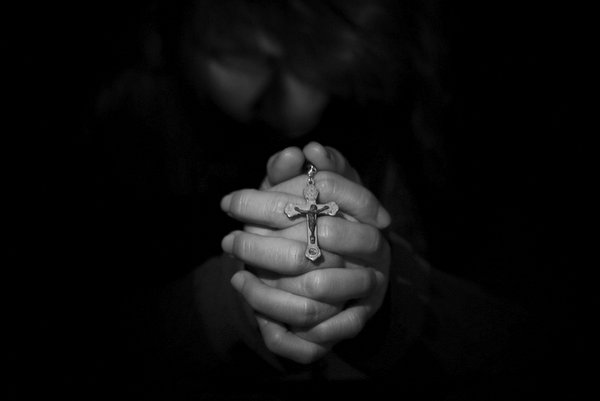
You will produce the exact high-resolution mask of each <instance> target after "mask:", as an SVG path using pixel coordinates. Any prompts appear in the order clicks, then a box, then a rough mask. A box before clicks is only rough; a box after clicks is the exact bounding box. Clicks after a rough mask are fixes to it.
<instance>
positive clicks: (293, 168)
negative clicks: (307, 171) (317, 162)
mask: <svg viewBox="0 0 600 401" xmlns="http://www.w3.org/2000/svg"><path fill="white" fill-rule="evenodd" d="M304 162H305V159H304V154H303V153H302V151H301V150H300V148H298V147H295V146H291V147H289V148H285V149H283V150H282V151H280V152H278V153H275V154H274V155H273V156H271V157H270V158H269V161H268V162H267V176H266V177H265V179H264V180H263V182H262V184H261V187H260V189H265V190H266V189H269V188H271V187H272V186H273V185H276V184H279V183H280V182H282V181H285V180H288V179H290V178H292V177H295V176H297V175H299V174H302V169H303V166H304Z"/></svg>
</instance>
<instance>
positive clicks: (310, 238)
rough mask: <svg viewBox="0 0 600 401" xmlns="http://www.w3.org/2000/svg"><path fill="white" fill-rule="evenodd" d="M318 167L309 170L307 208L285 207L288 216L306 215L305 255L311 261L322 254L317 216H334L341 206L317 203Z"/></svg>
mask: <svg viewBox="0 0 600 401" xmlns="http://www.w3.org/2000/svg"><path fill="white" fill-rule="evenodd" d="M316 171H317V170H316V168H315V167H314V166H310V170H309V172H308V182H307V184H306V187H305V188H304V191H303V192H304V199H306V203H307V204H306V205H305V206H306V208H305V209H303V208H301V205H297V204H293V203H289V204H288V205H287V206H286V207H285V214H286V216H287V217H289V218H290V219H291V218H294V217H296V216H300V215H305V216H306V236H307V242H306V251H305V252H304V255H305V256H306V257H307V258H308V259H310V260H311V261H313V262H314V261H315V260H317V259H318V258H319V257H320V256H321V249H320V248H319V239H318V234H317V218H318V217H319V216H322V215H328V216H334V215H335V214H336V213H337V212H338V210H339V207H338V205H337V203H335V202H328V203H324V204H319V203H317V198H318V196H319V191H318V190H317V187H316V186H315V183H314V179H313V176H314V175H315V173H316Z"/></svg>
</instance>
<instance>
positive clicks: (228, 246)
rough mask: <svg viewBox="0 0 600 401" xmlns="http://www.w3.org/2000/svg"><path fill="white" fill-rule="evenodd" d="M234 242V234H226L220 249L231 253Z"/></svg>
mask: <svg viewBox="0 0 600 401" xmlns="http://www.w3.org/2000/svg"><path fill="white" fill-rule="evenodd" d="M234 240H235V232H231V233H229V234H227V235H226V236H225V237H223V239H222V240H221V248H222V249H223V251H224V252H227V253H232V252H233V241H234Z"/></svg>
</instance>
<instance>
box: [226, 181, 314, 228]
mask: <svg viewBox="0 0 600 401" xmlns="http://www.w3.org/2000/svg"><path fill="white" fill-rule="evenodd" d="M290 203H293V204H298V205H303V204H304V203H306V201H305V200H304V199H303V198H301V197H296V196H293V195H290V194H287V193H282V192H272V191H259V190H255V189H242V190H239V191H234V192H232V193H230V194H228V195H225V196H224V197H223V199H221V209H222V210H223V211H224V212H226V213H227V214H229V215H230V216H231V217H233V218H235V219H237V220H240V221H243V222H245V223H249V224H256V225H261V226H267V227H273V228H284V227H289V226H291V225H294V224H297V223H298V222H297V220H296V219H290V218H289V217H287V215H286V214H285V213H284V210H285V207H286V205H288V204H290Z"/></svg>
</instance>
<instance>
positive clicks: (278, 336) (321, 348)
mask: <svg viewBox="0 0 600 401" xmlns="http://www.w3.org/2000/svg"><path fill="white" fill-rule="evenodd" d="M256 321H257V322H258V327H259V328H260V332H261V334H262V336H263V340H264V342H265V345H266V346H267V348H268V349H269V350H270V351H271V352H273V353H275V354H277V355H279V356H282V357H284V358H288V359H291V360H293V361H295V362H298V363H302V364H309V363H312V362H315V361H316V360H318V359H320V358H321V357H323V356H324V355H325V354H326V353H327V352H328V351H329V349H330V348H331V347H330V346H329V345H328V344H316V343H312V342H310V341H306V340H304V339H302V338H301V337H298V336H297V335H295V334H293V333H291V332H290V331H288V330H287V328H286V327H285V326H284V325H282V324H281V323H278V322H276V321H273V320H271V319H268V318H266V317H264V316H260V315H258V314H257V315H256Z"/></svg>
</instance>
